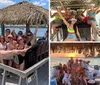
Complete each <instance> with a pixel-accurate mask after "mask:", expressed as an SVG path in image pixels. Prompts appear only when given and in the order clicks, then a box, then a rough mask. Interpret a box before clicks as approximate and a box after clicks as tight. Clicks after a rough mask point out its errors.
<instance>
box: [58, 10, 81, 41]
mask: <svg viewBox="0 0 100 85" xmlns="http://www.w3.org/2000/svg"><path fill="white" fill-rule="evenodd" d="M58 14H59V16H60V17H61V18H62V20H63V21H64V23H65V25H66V26H67V27H68V28H67V31H68V36H67V39H65V40H66V41H76V40H77V37H76V34H75V30H74V24H75V23H76V21H77V20H76V19H75V18H72V19H71V24H70V23H68V22H67V21H66V19H65V18H64V17H63V16H62V14H61V13H60V10H58ZM76 33H77V35H78V37H79V39H80V40H82V39H81V37H80V33H79V31H78V27H76Z"/></svg>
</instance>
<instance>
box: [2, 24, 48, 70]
mask: <svg viewBox="0 0 100 85" xmlns="http://www.w3.org/2000/svg"><path fill="white" fill-rule="evenodd" d="M37 32H38V25H37V26H36V29H35V31H34V33H32V32H31V31H28V32H26V33H25V34H24V33H23V32H22V31H19V32H18V34H16V32H15V30H12V31H11V30H10V29H6V30H5V35H4V36H0V63H3V64H6V65H8V66H11V67H14V68H17V69H20V70H24V55H25V52H26V51H27V50H28V49H29V48H31V47H32V46H33V45H35V44H36V41H37V36H36V35H37ZM40 39H44V40H45V39H47V32H46V34H45V35H44V36H42V38H40Z"/></svg>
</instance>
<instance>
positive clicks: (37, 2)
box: [33, 0, 46, 6]
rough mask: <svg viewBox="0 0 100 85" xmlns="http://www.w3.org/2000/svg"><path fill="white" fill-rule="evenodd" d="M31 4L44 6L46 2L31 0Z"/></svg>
mask: <svg viewBox="0 0 100 85" xmlns="http://www.w3.org/2000/svg"><path fill="white" fill-rule="evenodd" d="M33 4H35V5H38V6H45V5H46V3H45V2H42V0H41V1H40V2H39V1H35V2H33Z"/></svg>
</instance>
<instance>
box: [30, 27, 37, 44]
mask: <svg viewBox="0 0 100 85" xmlns="http://www.w3.org/2000/svg"><path fill="white" fill-rule="evenodd" d="M37 31H38V25H37V26H36V29H35V32H34V35H33V39H32V41H31V44H32V45H34V44H35V40H36V34H37Z"/></svg>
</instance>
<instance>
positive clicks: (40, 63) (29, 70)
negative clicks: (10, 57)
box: [0, 58, 49, 78]
mask: <svg viewBox="0 0 100 85" xmlns="http://www.w3.org/2000/svg"><path fill="white" fill-rule="evenodd" d="M48 60H49V59H48V58H45V59H43V60H41V61H40V62H38V63H36V64H35V65H33V66H32V67H30V68H28V69H26V70H25V71H21V70H18V69H15V68H12V67H10V66H7V65H4V64H2V63H0V68H2V69H4V70H6V71H8V72H11V73H14V74H16V75H18V76H21V77H22V78H25V77H26V76H28V75H29V74H31V73H32V72H34V71H35V70H37V69H38V68H39V67H41V66H42V65H44V64H45V63H47V62H48Z"/></svg>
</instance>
